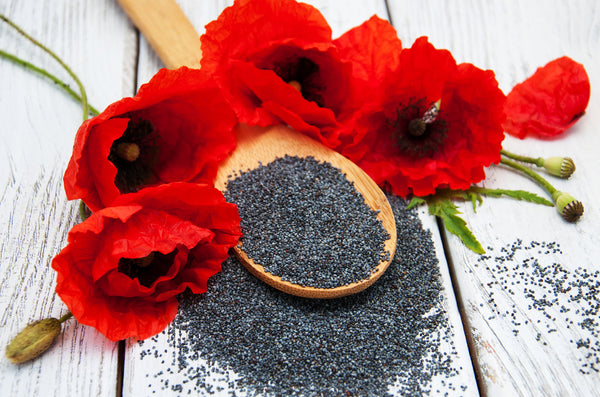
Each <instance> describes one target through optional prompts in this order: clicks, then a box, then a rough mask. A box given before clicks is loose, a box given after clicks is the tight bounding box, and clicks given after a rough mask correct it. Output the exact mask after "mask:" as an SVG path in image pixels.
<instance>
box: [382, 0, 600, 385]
mask: <svg viewBox="0 0 600 397" xmlns="http://www.w3.org/2000/svg"><path fill="white" fill-rule="evenodd" d="M421 4H422V6H421V7H414V3H410V5H409V3H408V2H396V1H391V2H390V6H391V10H392V18H393V20H394V21H395V23H396V28H397V29H398V33H399V35H400V37H402V38H403V40H404V43H405V44H406V46H410V45H411V44H412V42H413V41H414V39H415V38H417V37H418V36H421V35H428V36H429V38H430V40H431V42H432V43H433V44H434V45H436V46H437V47H438V48H447V49H449V50H451V51H452V53H453V55H454V56H455V58H456V59H457V60H459V61H461V62H471V63H474V64H475V65H477V66H479V67H482V68H488V69H493V70H494V71H495V72H496V75H497V78H498V81H499V82H500V86H501V88H503V90H504V91H505V92H508V91H509V90H510V89H511V88H512V87H513V86H514V84H516V83H518V82H520V81H522V80H523V79H525V78H526V77H528V76H529V75H531V74H532V73H533V72H534V71H535V69H536V68H537V67H538V66H542V65H544V64H545V63H547V62H548V61H550V60H552V59H554V58H557V57H559V56H562V55H569V56H570V57H572V58H573V59H575V60H577V61H578V62H581V63H583V64H584V66H585V67H586V69H587V72H588V74H589V76H590V80H591V82H592V98H591V101H590V105H589V107H588V111H587V114H586V115H585V116H584V117H583V118H582V119H581V120H580V122H579V123H578V124H577V125H576V126H575V127H574V128H573V129H572V131H570V132H569V133H567V134H566V135H565V136H564V137H563V138H561V139H560V140H556V141H539V140H535V139H528V140H525V141H520V140H518V139H514V138H511V137H508V138H507V139H506V141H505V144H504V147H505V148H506V149H507V150H512V151H516V152H520V153H523V154H527V155H531V156H535V157H538V156H542V157H545V156H552V155H569V156H571V157H573V159H574V160H575V162H576V164H577V168H578V169H577V171H576V172H575V174H574V175H573V177H572V178H571V179H569V180H567V181H563V180H557V179H555V178H552V177H549V179H550V180H551V181H552V183H553V184H554V185H555V186H556V187H557V188H559V189H561V190H562V189H564V190H566V191H568V192H570V193H571V194H573V195H574V196H575V197H577V198H578V199H580V200H581V201H583V203H584V205H585V206H586V208H585V210H586V212H585V214H584V216H583V218H582V219H581V220H580V221H579V222H578V223H577V224H576V225H572V224H568V223H566V222H564V221H563V220H562V219H561V218H560V217H559V216H558V215H557V214H556V211H555V210H554V209H551V208H548V207H542V206H536V205H533V204H527V203H520V202H516V201H513V200H509V199H487V200H485V202H484V204H483V205H482V206H481V207H479V208H478V210H477V214H474V213H473V210H472V209H471V208H470V204H464V205H462V206H461V209H462V212H464V213H465V218H466V219H467V221H468V224H469V225H470V227H471V228H472V230H473V232H474V233H475V235H476V236H477V237H478V238H479V240H480V241H481V243H482V245H483V247H484V248H486V247H487V251H488V253H487V256H479V255H476V254H473V253H472V252H470V251H468V250H465V248H464V247H463V246H462V245H461V244H460V242H458V241H457V239H456V238H455V237H454V236H449V237H448V239H449V242H450V247H451V259H452V262H453V264H454V272H455V274H456V281H457V284H458V286H459V291H460V294H461V296H462V297H463V299H464V301H463V302H462V303H463V305H464V306H465V310H466V314H467V317H468V321H469V324H470V327H469V328H470V329H469V332H471V333H472V336H473V338H474V341H475V347H476V351H477V356H478V361H479V364H480V366H481V372H482V374H483V385H484V388H485V390H486V391H487V394H488V395H490V396H495V395H520V396H537V395H561V396H567V395H572V396H579V395H596V394H597V393H598V390H599V389H600V377H599V376H598V372H597V371H598V369H599V365H598V348H599V334H598V321H597V319H598V315H597V312H596V313H595V314H584V312H583V310H585V309H589V305H598V299H600V297H599V296H598V292H597V291H598V290H595V291H596V292H594V291H591V292H590V293H589V295H588V296H587V297H585V298H582V299H579V300H577V301H574V300H573V298H570V297H576V295H577V292H576V291H577V287H575V286H572V290H571V291H569V292H565V291H563V292H556V291H554V290H553V288H555V287H557V286H558V285H561V284H559V282H560V281H561V280H562V279H563V278H564V279H565V282H564V286H565V288H566V287H567V286H568V285H569V282H573V283H575V284H579V285H582V286H584V287H585V286H586V284H587V285H591V284H593V283H595V282H597V281H598V278H593V277H588V278H587V279H584V278H583V277H582V276H581V275H582V274H583V273H584V272H587V273H594V272H596V271H597V270H598V262H597V261H598V259H597V258H598V256H599V254H600V248H599V246H600V245H599V244H598V243H599V237H598V232H597V228H598V224H600V223H599V219H598V210H597V207H598V206H597V205H596V204H595V199H596V198H597V196H598V193H600V184H599V180H598V178H597V175H596V174H597V171H596V170H597V169H598V166H599V165H600V164H599V160H598V156H597V154H596V153H595V149H593V148H596V147H598V145H599V144H600V142H599V140H600V138H599V137H598V134H597V131H596V129H597V127H596V126H597V125H598V122H599V121H600V120H599V118H600V116H599V113H600V96H599V95H598V93H597V92H596V91H595V90H594V88H593V87H594V82H595V81H598V80H599V79H600V75H599V71H600V68H599V66H600V64H599V62H600V61H599V58H598V53H599V49H600V34H598V32H599V29H600V25H599V21H600V7H599V6H600V5H599V4H598V3H597V2H594V1H575V2H561V1H550V2H549V1H529V2H522V1H503V2H478V1H464V2H461V3H460V6H458V5H457V4H456V3H442V2H436V1H428V2H422V3H421ZM484 184H485V186H487V187H491V188H495V187H502V188H513V189H519V188H521V189H527V190H531V191H535V192H538V193H539V194H541V195H544V193H543V191H542V190H541V189H540V188H539V187H537V185H535V184H534V183H532V182H530V181H529V180H527V179H525V178H522V177H521V176H520V175H517V174H515V173H514V172H512V171H510V170H507V169H504V168H503V167H493V168H492V169H490V170H489V171H488V177H487V179H486V181H485V183H484ZM532 242H540V243H546V244H545V246H535V247H531V243H532ZM554 242H556V243H558V244H559V245H560V251H557V250H555V249H554V247H553V246H552V244H551V243H554ZM549 244H550V245H549ZM534 245H535V243H534ZM513 251H514V253H515V255H514V257H513V256H512V254H513ZM577 268H580V269H579V270H578V272H579V274H578V273H576V269H577ZM541 269H546V270H552V271H556V273H553V274H550V275H549V276H548V278H547V279H546V278H545V277H542V276H541V275H540V271H541ZM540 279H542V280H541V281H540ZM594 280H595V281H594ZM544 299H546V301H545V300H544ZM596 307H597V306H596ZM578 310H579V312H577V311H578ZM586 318H590V319H593V320H590V321H593V322H595V323H594V324H595V325H592V323H591V322H590V321H585V319H586ZM592 364H595V370H594V369H591V365H592ZM588 372H589V374H587V373H588Z"/></svg>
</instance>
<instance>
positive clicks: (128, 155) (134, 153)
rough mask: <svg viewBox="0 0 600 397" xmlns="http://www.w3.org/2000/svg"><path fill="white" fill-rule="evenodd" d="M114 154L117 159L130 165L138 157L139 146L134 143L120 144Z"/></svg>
mask: <svg viewBox="0 0 600 397" xmlns="http://www.w3.org/2000/svg"><path fill="white" fill-rule="evenodd" d="M116 152H117V156H119V158H121V159H123V160H125V161H129V162H130V163H132V162H134V161H135V160H137V159H138V157H140V146H139V145H138V144H137V143H134V142H121V143H119V144H118V145H117V150H116Z"/></svg>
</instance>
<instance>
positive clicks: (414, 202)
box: [406, 196, 426, 210]
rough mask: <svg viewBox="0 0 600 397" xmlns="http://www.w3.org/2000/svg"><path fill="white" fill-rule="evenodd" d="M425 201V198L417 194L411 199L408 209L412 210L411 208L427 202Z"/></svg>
mask: <svg viewBox="0 0 600 397" xmlns="http://www.w3.org/2000/svg"><path fill="white" fill-rule="evenodd" d="M425 203H426V201H425V199H424V198H421V197H417V196H415V197H413V198H412V199H411V200H410V203H408V205H407V206H406V209H407V210H410V209H413V208H415V207H417V206H419V205H421V204H425Z"/></svg>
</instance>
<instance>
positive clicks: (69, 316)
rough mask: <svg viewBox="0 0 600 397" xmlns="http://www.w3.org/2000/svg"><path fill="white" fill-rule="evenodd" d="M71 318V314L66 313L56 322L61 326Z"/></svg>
mask: <svg viewBox="0 0 600 397" xmlns="http://www.w3.org/2000/svg"><path fill="white" fill-rule="evenodd" d="M71 317H73V313H71V312H67V314H65V315H64V316H62V317H61V318H59V319H58V321H59V322H60V323H61V324H62V323H64V322H65V321H67V320H68V319H70V318H71Z"/></svg>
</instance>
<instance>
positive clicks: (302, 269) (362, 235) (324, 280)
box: [225, 156, 390, 288]
mask: <svg viewBox="0 0 600 397" xmlns="http://www.w3.org/2000/svg"><path fill="white" fill-rule="evenodd" d="M225 197H226V198H227V201H229V202H232V203H235V204H236V205H237V207H238V211H239V213H240V218H241V223H240V226H241V229H242V234H243V237H242V239H241V242H242V248H243V250H244V252H245V253H246V254H248V256H249V257H250V258H252V259H253V260H254V262H256V263H257V264H259V265H262V266H263V267H264V269H265V271H267V272H268V273H271V274H273V275H275V276H279V277H281V279H282V280H284V281H289V282H291V283H293V284H298V285H302V286H305V287H315V288H335V287H341V286H344V285H348V284H350V283H353V282H358V281H361V280H365V279H367V278H369V277H370V276H371V274H372V272H373V271H374V269H375V268H376V267H377V266H378V265H379V263H380V262H381V261H382V260H389V258H390V253H389V252H386V251H385V247H384V245H385V241H386V240H387V239H389V238H390V236H389V234H388V233H387V231H386V230H385V228H384V227H383V225H382V223H381V221H380V220H379V219H377V212H375V211H374V210H372V209H371V208H370V207H369V206H368V205H367V204H366V203H365V199H364V197H363V195H362V194H360V193H359V192H358V191H357V190H356V188H355V186H354V184H353V183H352V182H350V181H349V180H348V179H346V176H345V175H344V174H343V173H342V172H341V171H340V170H339V169H337V168H335V167H333V166H332V165H331V164H329V163H325V162H319V161H317V160H315V159H314V158H312V157H306V158H300V157H292V156H285V157H283V158H278V159H276V160H274V161H273V162H271V163H269V164H268V165H266V166H263V165H261V166H259V167H258V168H255V169H253V170H251V171H247V172H242V173H241V174H240V175H239V176H237V177H236V178H235V179H233V180H230V181H229V183H228V184H227V191H226V192H225Z"/></svg>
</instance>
